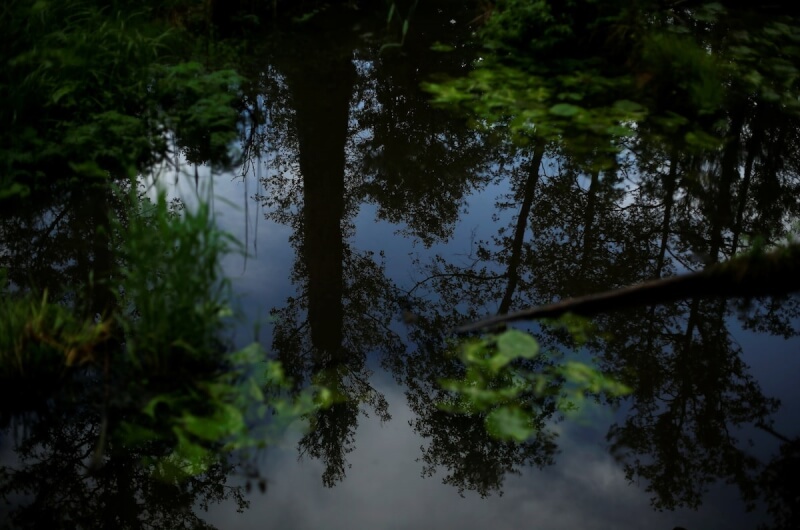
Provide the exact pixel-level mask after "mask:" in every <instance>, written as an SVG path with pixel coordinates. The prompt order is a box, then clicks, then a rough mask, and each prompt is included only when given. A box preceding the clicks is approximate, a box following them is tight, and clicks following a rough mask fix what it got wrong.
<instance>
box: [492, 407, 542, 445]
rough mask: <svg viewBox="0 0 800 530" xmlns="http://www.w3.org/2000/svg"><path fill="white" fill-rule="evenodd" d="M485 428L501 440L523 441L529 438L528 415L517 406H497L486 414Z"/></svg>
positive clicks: (531, 432)
mask: <svg viewBox="0 0 800 530" xmlns="http://www.w3.org/2000/svg"><path fill="white" fill-rule="evenodd" d="M486 430H487V431H488V432H489V434H491V435H492V436H495V437H497V438H500V439H501V440H513V441H515V442H520V443H521V442H524V441H525V440H527V439H528V438H530V436H531V434H533V431H534V429H532V428H531V422H530V417H529V415H528V414H526V413H525V412H524V411H522V410H521V409H520V408H518V407H499V408H496V409H494V410H493V411H492V412H490V413H489V415H488V416H486Z"/></svg>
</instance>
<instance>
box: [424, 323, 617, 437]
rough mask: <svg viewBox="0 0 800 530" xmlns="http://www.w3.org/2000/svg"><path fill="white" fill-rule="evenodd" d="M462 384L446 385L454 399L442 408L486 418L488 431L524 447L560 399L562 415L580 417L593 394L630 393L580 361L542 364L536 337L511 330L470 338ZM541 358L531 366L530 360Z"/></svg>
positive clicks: (449, 382) (463, 355)
mask: <svg viewBox="0 0 800 530" xmlns="http://www.w3.org/2000/svg"><path fill="white" fill-rule="evenodd" d="M460 356H461V360H462V362H463V363H464V365H465V374H464V377H463V378H462V379H459V380H456V379H448V380H443V381H441V386H442V388H444V389H445V390H447V391H449V392H450V393H451V398H450V399H448V400H446V401H445V402H443V403H441V404H440V407H441V408H443V409H444V410H447V411H450V412H454V413H459V414H482V415H485V425H486V428H487V430H488V431H489V432H490V433H491V434H492V435H494V436H496V437H498V438H500V439H504V440H514V441H516V442H524V441H526V440H528V439H529V438H531V436H533V435H534V434H535V433H536V430H537V429H538V427H537V426H536V422H535V418H536V417H537V416H538V414H537V411H538V410H539V409H541V408H542V407H545V406H546V401H547V400H548V399H551V400H552V399H554V398H555V399H556V400H557V403H556V407H557V409H558V410H561V411H562V412H574V411H577V410H578V408H579V405H580V403H582V402H583V400H584V399H585V396H586V395H588V394H594V395H597V394H601V393H605V394H607V395H609V396H621V395H624V394H627V393H629V392H630V389H629V388H627V387H626V386H625V385H623V384H621V383H620V382H618V381H616V380H614V379H611V378H610V377H608V376H606V375H604V374H603V373H602V372H600V371H598V370H597V369H595V368H594V367H592V366H590V365H588V364H586V363H584V362H578V361H566V362H563V363H561V362H553V359H548V360H541V359H540V358H541V357H542V355H541V352H540V350H539V344H538V343H537V341H536V339H534V338H533V337H532V336H531V335H530V334H528V333H525V332H523V331H519V330H515V329H511V330H507V331H504V332H502V333H499V334H494V335H488V336H484V337H480V338H477V339H468V340H466V341H464V342H463V343H462V344H461V346H460ZM534 359H539V360H540V362H539V363H538V365H537V364H534V365H533V366H531V364H530V363H528V364H525V363H524V361H526V360H527V361H532V360H534Z"/></svg>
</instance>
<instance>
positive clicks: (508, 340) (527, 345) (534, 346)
mask: <svg viewBox="0 0 800 530" xmlns="http://www.w3.org/2000/svg"><path fill="white" fill-rule="evenodd" d="M497 349H498V350H499V351H500V352H502V353H503V354H504V355H507V356H509V357H513V358H517V357H522V358H523V359H533V358H534V357H536V355H538V354H539V343H537V342H536V339H534V338H533V337H532V336H531V335H530V334H528V333H525V332H524V331H519V330H516V329H511V330H508V331H506V332H505V333H503V334H501V335H500V336H499V337H497Z"/></svg>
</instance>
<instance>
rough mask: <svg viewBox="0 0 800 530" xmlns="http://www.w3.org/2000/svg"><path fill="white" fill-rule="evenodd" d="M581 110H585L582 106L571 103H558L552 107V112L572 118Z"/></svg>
mask: <svg viewBox="0 0 800 530" xmlns="http://www.w3.org/2000/svg"><path fill="white" fill-rule="evenodd" d="M580 112H583V109H582V108H581V107H579V106H577V105H570V104H569V103H558V104H557V105H553V106H552V107H550V114H555V115H556V116H563V117H565V118H571V117H572V116H575V115H576V114H578V113H580Z"/></svg>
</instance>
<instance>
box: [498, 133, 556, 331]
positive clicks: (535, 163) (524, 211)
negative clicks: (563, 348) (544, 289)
mask: <svg viewBox="0 0 800 530" xmlns="http://www.w3.org/2000/svg"><path fill="white" fill-rule="evenodd" d="M543 157H544V145H543V143H542V142H539V143H537V145H536V147H535V148H534V151H533V160H531V163H530V166H529V167H528V178H527V179H525V189H524V191H523V198H522V205H521V206H520V209H519V216H518V217H517V225H516V228H515V229H514V241H513V242H512V244H511V258H510V259H509V261H508V269H507V272H506V275H507V276H508V284H507V285H506V289H505V292H504V294H503V299H502V301H501V302H500V308H499V309H498V310H497V314H498V315H505V314H506V313H508V310H509V308H510V307H511V299H512V298H513V296H514V291H515V290H516V288H517V283H518V282H519V265H520V261H521V260H522V243H523V242H524V240H525V228H526V227H527V226H528V218H529V217H530V213H531V206H532V205H533V196H534V193H535V192H536V184H537V183H538V182H539V170H540V168H541V165H542V158H543Z"/></svg>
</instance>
